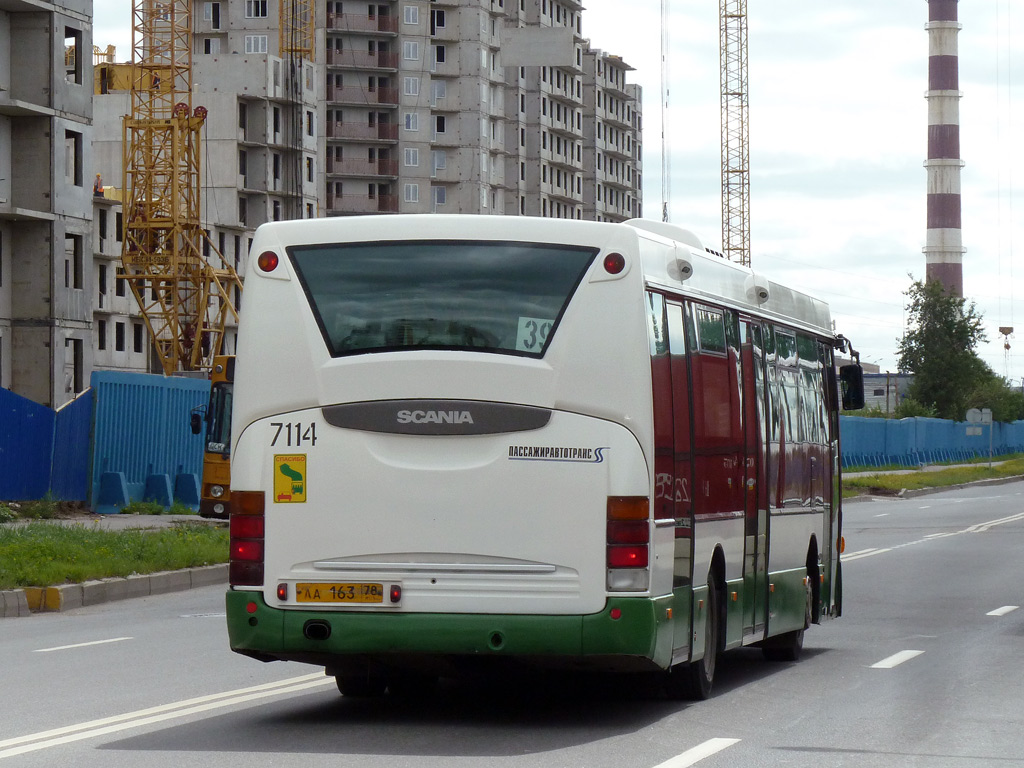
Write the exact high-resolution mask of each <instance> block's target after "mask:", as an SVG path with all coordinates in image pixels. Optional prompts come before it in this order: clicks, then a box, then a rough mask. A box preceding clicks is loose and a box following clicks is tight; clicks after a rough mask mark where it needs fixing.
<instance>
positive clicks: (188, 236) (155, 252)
mask: <svg viewBox="0 0 1024 768" xmlns="http://www.w3.org/2000/svg"><path fill="white" fill-rule="evenodd" d="M191 7H192V3H191V0H159V2H157V1H156V0H134V2H133V7H132V47H133V52H132V61H133V74H132V84H131V109H130V114H129V115H127V116H126V117H125V119H124V128H123V152H124V155H123V166H122V167H123V168H124V188H125V198H124V201H123V204H124V245H123V249H122V252H121V265H122V270H123V271H122V272H121V273H120V274H118V278H120V279H123V280H124V281H125V282H127V283H128V285H129V287H130V288H131V291H132V294H133V295H134V296H135V299H136V301H137V302H138V304H139V307H140V308H141V310H142V315H143V319H144V320H145V322H146V326H147V327H148V329H149V333H150V337H151V338H152V340H153V344H154V346H155V349H156V354H157V357H158V358H159V361H160V364H161V366H162V367H163V370H164V373H165V374H168V375H169V374H172V373H174V372H176V371H198V370H209V368H210V367H211V365H212V361H213V357H214V355H216V354H218V353H219V352H220V349H221V345H222V342H223V338H224V329H225V325H226V324H227V323H228V321H229V319H234V320H237V318H238V315H237V312H236V310H235V307H234V304H233V301H232V294H233V292H234V291H235V290H236V289H240V288H241V282H240V280H239V278H238V275H237V273H236V272H235V270H234V269H233V268H232V267H231V266H230V265H229V264H226V263H225V261H224V259H223V257H222V256H221V254H220V253H219V252H218V251H217V249H216V248H215V247H214V246H213V243H212V242H210V240H209V237H208V235H207V234H206V232H205V231H204V230H203V228H202V225H201V222H200V211H201V207H200V191H201V175H200V158H201V155H200V130H201V128H202V126H203V123H204V121H205V119H206V109H205V108H204V107H196V108H195V109H193V108H192V47H191V37H192V14H191ZM204 253H208V254H210V255H212V256H215V257H216V261H215V262H214V263H217V264H219V266H214V263H211V261H208V260H207V259H206V258H204Z"/></svg>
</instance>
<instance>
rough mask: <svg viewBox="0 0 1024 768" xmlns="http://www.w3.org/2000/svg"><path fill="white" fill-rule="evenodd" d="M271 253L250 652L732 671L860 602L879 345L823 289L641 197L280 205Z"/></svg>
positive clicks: (250, 499) (257, 260) (444, 666)
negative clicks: (856, 502)
mask: <svg viewBox="0 0 1024 768" xmlns="http://www.w3.org/2000/svg"><path fill="white" fill-rule="evenodd" d="M251 265H252V266H251V269H250V272H249V274H248V276H247V278H246V287H245V297H246V301H245V302H244V304H243V308H242V313H241V319H240V327H239V336H238V345H237V358H236V370H235V390H234V403H233V416H232V452H231V465H232V466H231V494H232V507H231V521H230V527H231V564H230V573H231V575H230V582H231V583H230V589H229V592H228V594H227V617H228V629H229V635H230V643H231V647H232V649H233V650H235V651H237V652H239V653H242V654H246V655H249V656H252V657H254V658H257V659H260V660H264V661H270V660H290V661H299V662H305V663H310V664H315V665H320V666H323V667H325V669H326V672H327V674H328V675H333V676H334V677H336V679H337V683H338V687H339V689H340V690H341V692H342V693H344V694H349V695H376V694H381V693H384V692H385V691H386V690H389V689H390V690H391V691H392V692H397V691H401V690H407V689H409V688H414V687H419V686H422V685H428V684H430V683H431V682H432V681H434V680H436V679H437V678H438V677H439V676H448V675H455V674H459V673H460V672H461V671H463V670H465V669H469V668H473V669H476V668H477V667H479V666H480V665H487V664H489V663H494V664H496V665H511V666H515V665H517V664H523V665H544V666H552V665H554V666H565V667H571V668H578V667H580V666H590V667H593V668H595V669H602V670H609V671H628V672H643V671H649V672H651V673H654V674H656V675H658V676H660V677H661V678H662V679H663V680H664V683H665V688H666V690H667V691H668V693H669V695H672V696H680V697H693V698H703V697H706V696H707V695H708V694H709V692H710V690H711V685H712V681H713V679H714V673H715V664H716V659H717V658H718V656H719V654H720V653H721V652H723V651H726V650H729V649H732V648H737V647H740V646H749V645H756V646H760V647H762V648H763V649H764V652H765V655H766V656H768V657H769V658H788V659H795V658H796V657H797V656H798V655H799V653H800V649H801V647H802V643H803V636H804V630H805V629H806V628H807V627H808V626H809V625H810V624H813V623H818V622H819V621H821V620H822V619H824V618H826V617H830V616H836V615H838V614H839V613H840V601H841V572H840V563H839V550H840V549H841V544H840V542H841V534H840V529H841V520H842V513H841V494H840V491H839V466H840V464H839V420H838V414H839V411H840V407H841V402H840V401H841V399H843V398H845V397H846V396H847V393H848V395H849V400H850V403H849V405H850V407H856V406H857V405H858V404H857V403H856V402H855V401H856V400H857V399H858V397H857V395H858V392H857V390H858V386H857V385H858V382H859V378H858V374H859V370H860V369H859V366H856V365H854V366H850V367H848V368H846V369H844V371H843V372H842V374H843V375H842V376H837V373H836V368H835V365H834V362H833V352H834V350H836V349H838V348H842V347H845V346H848V345H847V343H846V342H845V340H844V339H843V338H842V337H839V336H836V335H835V333H834V332H833V330H832V325H831V320H830V317H829V312H828V307H827V306H826V305H825V304H824V303H822V302H821V301H818V300H815V299H813V298H811V297H809V296H806V295H804V294H802V293H799V292H797V291H794V290H790V289H788V288H785V287H783V286H781V285H777V284H776V283H773V282H771V281H769V280H767V279H764V278H763V277H762V276H760V275H758V274H756V273H754V272H751V271H750V270H749V269H746V268H743V267H740V266H737V265H735V264H732V263H729V262H727V261H725V260H723V259H722V258H720V257H718V256H715V255H713V254H709V253H708V252H706V251H705V249H704V248H703V247H702V246H701V244H700V242H699V241H698V240H697V238H696V237H695V236H693V235H692V234H690V233H689V232H687V231H685V230H682V229H679V228H677V227H673V226H670V225H664V224H658V223H654V222H648V221H641V220H636V221H630V222H626V223H625V224H609V223H593V222H580V221H564V220H552V219H540V218H521V217H506V216H429V215H428V216H412V215H406V216H369V217H351V218H331V219H320V220H305V221H296V222H276V223H272V224H266V225H264V226H262V227H260V229H259V230H258V232H257V234H256V237H255V239H254V241H253V251H252V261H251ZM851 351H852V350H851ZM840 378H843V379H845V380H847V383H848V385H849V386H846V387H841V386H840V381H839V379H840ZM841 389H842V391H843V392H844V394H843V395H842V396H841V395H840V391H841ZM861 397H862V393H861Z"/></svg>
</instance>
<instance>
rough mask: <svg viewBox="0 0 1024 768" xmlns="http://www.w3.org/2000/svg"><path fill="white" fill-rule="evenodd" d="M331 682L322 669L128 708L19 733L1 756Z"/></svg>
mask: <svg viewBox="0 0 1024 768" xmlns="http://www.w3.org/2000/svg"><path fill="white" fill-rule="evenodd" d="M327 685H334V678H333V677H325V676H324V675H323V674H322V673H315V674H312V675H302V676H300V677H292V678H289V679H287V680H281V681H279V682H276V683H265V684H263V685H254V686H252V687H250V688H239V689H238V690H234V691H225V692H224V693H214V694H210V695H209V696H199V697H197V698H194V699H185V700H184V701H177V702H173V703H171V704H162V705H160V706H157V707H150V708H149V709H140V710H138V711H136V712H127V713H125V714H123V715H114V716H113V717H104V718H100V719H99V720H89V721H87V722H84V723H78V724H76V725H68V726H64V727H63V728H53V729H51V730H49V731H40V732H39V733H30V734H28V735H27V736H16V737H15V738H13V739H6V740H4V741H0V760H2V759H3V758H5V757H14V756H16V755H22V754H25V753H26V752H35V751H36V750H40V749H47V748H48V747H56V746H59V745H61V744H68V743H70V742H73V741H81V740H82V739H91V738H94V737H96V736H104V735H106V734H108V733H116V732H118V731H125V730H128V729H129V728H138V727H140V726H143V725H150V724H152V723H159V722H163V721H164V720H174V719H175V718H179V717H185V716H186V715H193V714H197V713H199V712H208V711H210V710H212V709H221V708H223V707H230V706H234V705H236V704H243V703H245V702H247V701H256V700H258V699H265V698H269V697H271V696H281V695H284V694H287V693H296V692H298V691H304V690H307V689H310V688H319V687H322V686H327Z"/></svg>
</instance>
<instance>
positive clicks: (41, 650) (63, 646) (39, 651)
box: [32, 637, 135, 653]
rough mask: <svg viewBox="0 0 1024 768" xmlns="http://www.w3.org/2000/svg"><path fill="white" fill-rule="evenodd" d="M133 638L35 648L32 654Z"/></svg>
mask: <svg viewBox="0 0 1024 768" xmlns="http://www.w3.org/2000/svg"><path fill="white" fill-rule="evenodd" d="M134 639H135V638H134V637H112V638H110V639H109V640H93V641H92V642H91V643H75V644H74V645H57V646H54V647H53V648H36V649H35V650H34V651H32V653H49V652H50V651H66V650H68V649H69V648H85V647H86V646H87V645H104V644H106V643H120V642H121V641H123V640H134Z"/></svg>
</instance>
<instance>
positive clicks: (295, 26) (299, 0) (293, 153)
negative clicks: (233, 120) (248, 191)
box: [278, 0, 314, 219]
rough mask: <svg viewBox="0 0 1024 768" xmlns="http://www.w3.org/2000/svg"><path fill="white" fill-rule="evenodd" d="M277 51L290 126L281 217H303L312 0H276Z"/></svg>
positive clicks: (311, 51)
mask: <svg viewBox="0 0 1024 768" xmlns="http://www.w3.org/2000/svg"><path fill="white" fill-rule="evenodd" d="M278 9H279V10H278V13H279V19H278V51H279V55H280V56H281V58H282V59H284V61H285V65H286V66H287V69H288V76H287V78H286V84H285V85H286V89H287V96H286V98H287V102H286V103H287V108H286V121H287V123H288V124H289V126H290V128H289V131H290V134H291V135H290V137H289V138H290V142H289V143H290V145H291V147H290V150H289V151H288V152H286V153H284V158H283V160H284V163H285V168H284V171H285V172H284V174H283V181H284V187H283V189H282V190H281V192H282V193H283V195H284V197H285V217H286V218H293V219H299V218H302V217H303V210H302V202H303V195H302V187H303V178H304V173H303V170H304V168H303V165H304V163H303V159H304V155H303V151H302V140H303V135H304V131H303V125H302V119H303V101H302V91H303V71H302V68H303V67H302V62H303V60H312V58H313V45H314V42H313V31H314V17H313V13H314V5H313V0H280V4H279V6H278Z"/></svg>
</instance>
